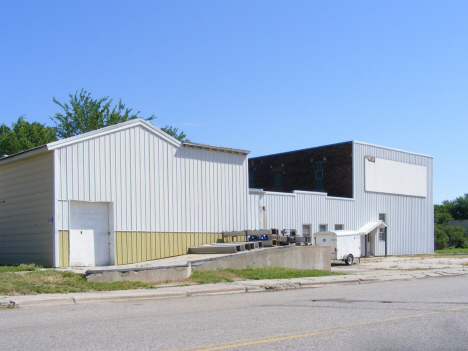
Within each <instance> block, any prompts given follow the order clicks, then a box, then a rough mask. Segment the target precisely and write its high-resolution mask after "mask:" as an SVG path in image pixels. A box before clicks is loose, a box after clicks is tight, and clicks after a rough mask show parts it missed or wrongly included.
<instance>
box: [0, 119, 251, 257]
mask: <svg viewBox="0 0 468 351" xmlns="http://www.w3.org/2000/svg"><path fill="white" fill-rule="evenodd" d="M247 154H248V152H247V151H244V150H236V149H228V148H222V147H216V146H209V145H202V144H196V143H191V142H184V143H181V142H179V141H178V140H176V139H174V138H172V137H170V136H169V135H167V134H166V133H164V132H162V131H161V130H160V129H158V128H156V127H155V126H153V125H152V124H150V123H148V122H146V121H144V120H143V119H135V120H131V121H129V122H125V123H121V124H118V125H114V126H110V127H106V128H103V129H100V130H96V131H92V132H89V133H85V134H82V135H79V136H76V137H72V138H67V139H64V140H60V141H56V142H53V143H50V144H47V145H44V146H42V147H39V148H36V149H33V150H29V151H27V152H23V153H20V154H17V155H12V156H10V157H6V158H3V159H1V160H0V206H1V207H0V264H6V263H10V264H11V263H13V264H17V263H25V262H34V263H37V264H42V265H46V266H68V265H84V266H94V265H109V264H111V265H112V264H122V263H132V262H138V261H146V260H150V259H157V258H163V257H169V256H177V255H180V254H183V253H186V252H187V248H188V247H189V246H191V245H197V244H203V243H210V242H216V241H218V240H220V239H221V236H220V233H221V232H222V231H232V230H239V229H243V228H245V225H246V221H247V219H246V215H247V196H248V195H247V194H248V192H247Z"/></svg>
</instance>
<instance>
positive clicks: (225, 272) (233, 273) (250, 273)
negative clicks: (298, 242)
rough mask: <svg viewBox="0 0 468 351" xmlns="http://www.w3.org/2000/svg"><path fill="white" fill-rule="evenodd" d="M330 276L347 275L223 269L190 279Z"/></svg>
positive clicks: (280, 269)
mask: <svg viewBox="0 0 468 351" xmlns="http://www.w3.org/2000/svg"><path fill="white" fill-rule="evenodd" d="M329 275H345V273H337V272H330V271H319V270H314V269H312V270H307V269H291V268H277V267H261V268H244V269H221V270H216V271H195V272H193V274H192V276H191V277H190V279H192V280H194V281H197V282H199V283H200V284H209V283H221V282H232V281H235V280H246V279H252V280H261V279H291V278H303V277H324V276H329Z"/></svg>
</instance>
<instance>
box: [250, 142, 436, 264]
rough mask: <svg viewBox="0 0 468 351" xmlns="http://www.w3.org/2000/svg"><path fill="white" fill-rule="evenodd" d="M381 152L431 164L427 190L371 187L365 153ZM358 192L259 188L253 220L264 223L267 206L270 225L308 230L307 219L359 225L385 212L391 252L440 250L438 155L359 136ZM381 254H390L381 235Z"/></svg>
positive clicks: (315, 224) (314, 225)
mask: <svg viewBox="0 0 468 351" xmlns="http://www.w3.org/2000/svg"><path fill="white" fill-rule="evenodd" d="M366 157H374V158H381V159H385V160H390V161H396V162H404V163H408V164H411V165H418V166H424V167H426V170H427V178H426V179H427V191H426V194H427V196H420V197H418V196H405V195H397V194H387V193H376V192H368V191H366V190H365V159H366ZM353 183H354V189H353V193H354V197H353V198H352V199H348V198H337V197H329V196H327V195H326V194H325V193H314V192H306V191H295V192H293V193H275V192H264V193H263V194H261V193H259V192H258V191H254V192H252V193H251V194H249V201H248V204H249V216H250V218H249V222H248V223H249V226H250V228H251V229H260V228H262V225H263V222H262V216H263V213H262V210H261V209H262V207H265V212H266V214H265V215H266V218H267V227H268V228H277V229H280V230H281V229H296V230H297V233H298V234H299V235H302V225H303V224H308V225H311V232H312V233H314V232H317V231H319V225H320V224H326V225H327V226H328V229H334V228H335V225H336V224H342V225H343V228H344V229H350V230H359V229H360V228H362V227H363V226H364V225H365V224H366V223H368V222H369V221H375V220H378V219H379V214H380V213H384V214H385V221H386V223H387V224H388V226H389V227H388V232H387V235H388V243H387V245H388V246H387V250H388V251H387V252H388V254H389V255H404V254H419V253H421V254H422V253H432V252H434V212H433V195H432V194H433V189H432V187H433V185H432V184H433V158H432V157H430V156H425V155H419V154H414V153H410V152H406V151H400V150H394V149H389V148H385V147H380V146H374V145H368V144H364V143H360V142H353ZM375 240H376V242H375V254H376V255H384V254H385V245H384V241H382V240H379V235H378V233H376V236H375Z"/></svg>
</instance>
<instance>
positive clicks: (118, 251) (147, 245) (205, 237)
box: [61, 231, 245, 265]
mask: <svg viewBox="0 0 468 351" xmlns="http://www.w3.org/2000/svg"><path fill="white" fill-rule="evenodd" d="M66 233H67V238H68V231H66ZM67 240H68V239H67ZM226 241H227V240H226ZM229 241H245V236H240V237H233V238H229ZM216 242H223V235H222V234H221V233H167V232H165V233H161V232H120V231H119V232H115V259H116V262H115V263H116V264H117V265H121V264H130V263H136V262H144V261H150V260H157V259H159V258H166V257H173V256H179V255H185V254H187V253H188V250H189V248H190V247H191V246H198V245H204V244H212V243H216ZM66 245H67V247H68V241H67V243H66ZM61 247H62V246H61ZM67 252H68V251H67ZM66 259H67V260H68V256H67V258H66ZM67 262H68V261H67ZM67 265H68V263H67Z"/></svg>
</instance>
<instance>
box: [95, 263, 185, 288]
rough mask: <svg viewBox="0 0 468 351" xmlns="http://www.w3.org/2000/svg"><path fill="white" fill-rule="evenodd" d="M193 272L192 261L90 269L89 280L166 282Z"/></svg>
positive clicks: (182, 277) (179, 278)
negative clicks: (148, 265) (166, 265)
mask: <svg viewBox="0 0 468 351" xmlns="http://www.w3.org/2000/svg"><path fill="white" fill-rule="evenodd" d="M191 274H192V269H191V265H190V263H187V264H186V265H183V266H180V265H179V266H169V267H144V268H128V269H109V270H88V271H87V276H86V279H87V280H88V281H89V282H108V283H111V282H120V281H133V282H135V281H140V282H161V281H162V282H164V281H167V280H182V279H187V278H188V277H190V275H191Z"/></svg>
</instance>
